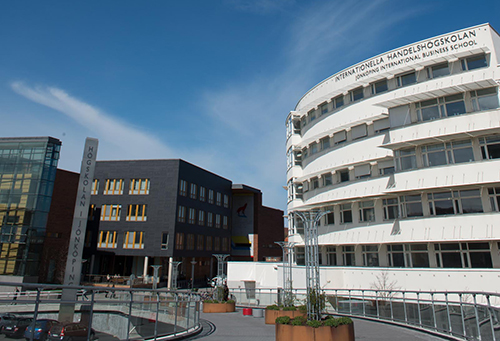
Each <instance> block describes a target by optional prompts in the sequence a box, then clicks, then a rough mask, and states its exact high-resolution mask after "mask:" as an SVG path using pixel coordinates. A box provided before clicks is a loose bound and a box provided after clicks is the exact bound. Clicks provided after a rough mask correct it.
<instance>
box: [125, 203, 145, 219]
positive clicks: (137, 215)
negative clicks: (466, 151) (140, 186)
mask: <svg viewBox="0 0 500 341" xmlns="http://www.w3.org/2000/svg"><path fill="white" fill-rule="evenodd" d="M146 209H147V205H128V210H127V221H146V218H147V212H146Z"/></svg>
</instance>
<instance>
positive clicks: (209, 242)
mask: <svg viewBox="0 0 500 341" xmlns="http://www.w3.org/2000/svg"><path fill="white" fill-rule="evenodd" d="M206 250H207V251H212V236H207V245H206Z"/></svg>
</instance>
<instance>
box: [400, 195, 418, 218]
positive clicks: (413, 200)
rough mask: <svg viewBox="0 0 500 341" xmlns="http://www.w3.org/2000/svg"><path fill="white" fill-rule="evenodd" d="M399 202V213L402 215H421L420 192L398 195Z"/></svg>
mask: <svg viewBox="0 0 500 341" xmlns="http://www.w3.org/2000/svg"><path fill="white" fill-rule="evenodd" d="M399 202H400V204H401V215H402V216H403V217H408V218H410V217H422V216H423V215H424V212H423V210H422V198H421V196H420V194H417V195H404V196H401V197H399Z"/></svg>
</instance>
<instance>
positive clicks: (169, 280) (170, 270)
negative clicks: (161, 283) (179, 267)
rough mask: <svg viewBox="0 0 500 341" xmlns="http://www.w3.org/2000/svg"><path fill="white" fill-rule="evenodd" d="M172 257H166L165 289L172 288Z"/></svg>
mask: <svg viewBox="0 0 500 341" xmlns="http://www.w3.org/2000/svg"><path fill="white" fill-rule="evenodd" d="M173 262H174V257H169V258H168V278H167V289H169V290H170V289H172V271H173V264H172V263H173Z"/></svg>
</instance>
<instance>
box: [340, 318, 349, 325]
mask: <svg viewBox="0 0 500 341" xmlns="http://www.w3.org/2000/svg"><path fill="white" fill-rule="evenodd" d="M339 320H340V322H339V325H343V324H351V323H352V320H351V318H350V317H339Z"/></svg>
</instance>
